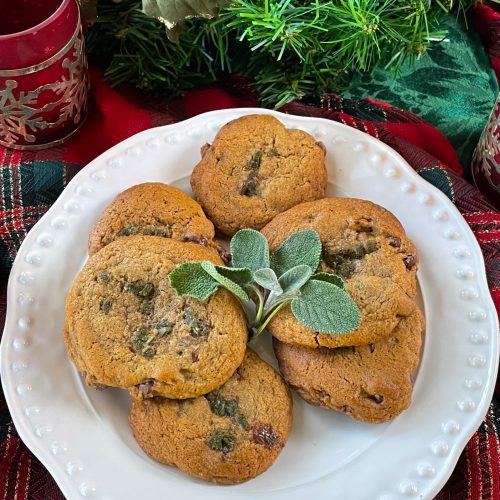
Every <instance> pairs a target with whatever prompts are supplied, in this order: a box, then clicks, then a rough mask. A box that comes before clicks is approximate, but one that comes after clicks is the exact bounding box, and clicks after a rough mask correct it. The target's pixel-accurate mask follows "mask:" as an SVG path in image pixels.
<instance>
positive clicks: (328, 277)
mask: <svg viewBox="0 0 500 500" xmlns="http://www.w3.org/2000/svg"><path fill="white" fill-rule="evenodd" d="M311 279H312V280H317V281H326V282H327V283H331V284H332V285H335V286H338V287H339V288H342V290H345V283H344V280H343V279H342V278H341V277H340V276H339V275H338V274H333V273H316V274H313V275H312V276H311Z"/></svg>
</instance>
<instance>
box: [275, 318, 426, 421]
mask: <svg viewBox="0 0 500 500" xmlns="http://www.w3.org/2000/svg"><path fill="white" fill-rule="evenodd" d="M423 329H424V319H423V316H422V313H421V312H420V311H419V310H418V309H416V310H415V311H414V312H413V314H411V315H410V316H408V317H406V318H403V319H402V320H401V321H400V323H399V324H398V326H397V327H396V328H395V329H394V331H393V332H392V333H391V335H390V336H389V337H387V338H385V339H383V340H380V341H379V342H377V343H375V344H370V345H366V346H358V347H339V348H337V349H328V348H324V347H323V348H320V349H310V348H308V347H301V346H297V345H292V344H285V343H283V342H280V341H278V340H276V339H273V346H274V352H275V354H276V357H277V358H278V363H279V366H280V371H281V373H282V375H283V377H284V378H285V380H286V381H287V382H288V384H289V385H290V386H291V387H292V388H294V389H295V390H296V391H297V393H298V394H299V395H300V396H301V397H302V398H303V399H305V400H306V401H307V402H308V403H310V404H312V405H315V406H321V407H325V408H331V409H333V410H337V411H340V412H343V413H346V414H347V415H350V416H351V417H353V418H355V419H357V420H361V421H363V422H370V423H381V422H386V421H388V420H391V419H393V418H394V417H396V416H397V415H399V414H400V413H401V412H402V411H403V410H405V409H406V408H408V407H409V406H410V403H411V397H412V390H413V386H412V380H411V375H412V373H413V372H414V371H415V370H416V368H417V366H418V363H419V358H420V349H421V346H422V332H423Z"/></svg>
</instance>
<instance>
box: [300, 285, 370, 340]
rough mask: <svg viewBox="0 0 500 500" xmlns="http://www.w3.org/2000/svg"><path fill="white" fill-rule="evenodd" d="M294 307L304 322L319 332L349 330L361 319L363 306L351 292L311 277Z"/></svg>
mask: <svg viewBox="0 0 500 500" xmlns="http://www.w3.org/2000/svg"><path fill="white" fill-rule="evenodd" d="M291 307H292V313H293V314H294V316H295V317H296V318H297V319H298V320H299V321H300V322H301V323H302V324H303V325H305V326H307V327H308V328H311V329H312V330H314V331H316V332H318V333H348V332H352V331H353V330H355V329H356V328H358V326H359V325H360V323H361V314H360V312H359V309H358V307H357V306H356V304H355V303H354V302H353V300H352V299H351V297H350V296H349V294H348V293H347V292H345V291H344V290H342V289H340V288H339V287H338V286H336V285H333V284H331V283H328V282H326V281H319V280H310V281H308V282H307V283H306V284H305V285H304V286H303V287H302V289H301V295H300V297H297V298H295V299H293V300H292V306H291Z"/></svg>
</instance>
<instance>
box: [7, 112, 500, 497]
mask: <svg viewBox="0 0 500 500" xmlns="http://www.w3.org/2000/svg"><path fill="white" fill-rule="evenodd" d="M250 112H256V113H267V114H273V115H275V116H277V117H278V118H279V119H280V120H282V121H283V122H284V123H285V124H286V125H287V126H289V127H297V128H301V129H303V130H306V131H307V132H309V133H311V134H312V135H314V136H315V137H317V139H318V140H321V141H322V142H323V143H324V144H325V145H326V148H327V151H328V154H327V166H328V172H329V181H330V185H329V194H330V195H341V196H345V195H349V196H353V197H358V198H366V199H369V200H372V201H375V202H377V203H379V204H381V205H383V206H384V207H386V208H388V209H389V210H391V211H392V212H393V213H394V214H396V216H397V217H398V218H399V219H400V220H401V222H402V223H403V225H404V226H405V228H406V230H407V232H408V234H409V236H410V237H411V238H412V239H413V241H414V242H415V243H416V245H417V248H418V250H419V254H420V261H421V265H420V270H419V272H418V279H419V285H420V289H421V297H422V298H423V305H424V308H425V315H426V318H427V329H426V336H425V346H424V350H423V355H422V361H421V365H420V368H419V371H418V374H417V377H416V382H415V390H414V394H413V403H412V405H411V407H410V408H409V409H408V410H407V411H405V412H404V413H403V414H402V415H401V416H399V417H398V418H396V419H395V420H394V421H393V422H390V423H388V424H383V425H368V424H362V423H359V422H356V421H354V420H351V419H350V418H349V417H347V416H345V415H341V414H338V413H335V412H332V411H325V410H321V409H318V408H313V407H311V406H309V405H307V404H305V403H304V402H302V401H301V400H298V399H297V398H296V399H295V401H294V424H293V431H292V433H291V436H290V439H289V441H288V444H287V446H286V447H285V449H284V450H283V452H282V453H281V455H280V456H279V458H278V460H277V461H276V463H275V464H274V465H273V466H272V467H271V469H270V470H268V471H267V472H266V473H264V474H263V475H261V476H259V477H258V478H256V479H255V480H252V481H249V482H247V483H245V484H242V485H238V486H226V487H222V486H215V485H212V484H207V483H204V482H201V481H197V480H194V479H191V478H189V477H187V476H185V475H184V474H182V473H181V472H179V471H178V470H176V469H173V468H170V467H166V466H162V465H160V464H157V463H155V462H153V461H152V460H150V459H149V458H147V457H146V456H145V455H144V453H143V452H142V451H141V450H140V448H139V447H138V445H137V444H136V443H135V441H134V439H133V438H132V435H131V432H130V430H129V428H128V425H127V413H128V407H129V399H128V395H127V393H126V392H125V391H120V390H115V389H108V390H106V391H102V392H98V391H92V390H88V389H87V388H86V387H84V385H83V384H82V382H81V380H80V377H79V376H78V374H77V373H76V371H75V370H74V368H73V367H72V365H71V363H70V362H69V360H68V358H67V355H66V352H65V349H64V345H63V338H62V324H63V304H64V299H65V295H66V293H67V291H68V289H69V286H70V284H71V282H72V280H73V278H74V277H75V275H76V274H77V272H78V270H79V269H80V267H81V266H82V265H83V263H84V261H85V260H86V258H87V254H86V242H87V235H88V233H89V230H90V228H91V226H92V224H93V222H94V221H95V219H96V218H97V216H98V215H99V213H100V212H101V211H102V209H103V208H104V207H105V206H106V205H107V204H108V203H109V202H110V201H111V200H112V199H113V197H114V196H116V195H117V194H118V193H119V192H120V191H123V190H124V189H126V188H128V187H129V186H131V185H134V184H137V183H140V182H146V181H163V182H167V183H173V184H175V185H177V186H180V187H182V188H185V189H186V190H188V185H189V183H188V178H189V175H190V172H191V169H192V167H193V165H195V163H196V162H197V161H198V159H199V148H200V146H201V145H202V144H204V143H205V142H210V141H211V140H212V139H213V137H214V135H215V133H216V131H217V130H218V129H219V128H220V127H221V126H222V125H223V124H225V123H226V122H227V121H229V120H231V119H233V118H236V117H238V116H241V115H243V114H247V113H250ZM497 331H498V324H497V316H496V313H495V310H494V306H493V302H492V300H491V298H490V295H489V292H488V287H487V285H486V277H485V271H484V264H483V259H482V256H481V252H480V249H479V246H478V244H477V243H476V240H475V238H474V236H473V234H472V232H471V231H470V229H469V227H468V226H467V224H466V223H465V221H464V220H463V218H462V217H461V216H460V214H459V213H458V211H457V210H456V209H455V207H454V206H453V205H452V204H451V203H450V201H449V200H448V199H447V198H446V196H445V195H443V194H442V193H441V192H440V191H438V190H437V189H435V188H434V187H433V186H431V185H430V184H428V183H427V182H426V181H424V180H423V179H421V178H420V177H419V176H418V175H417V174H416V173H415V172H414V171H413V170H412V169H411V167H410V166H409V165H408V164H407V163H406V162H405V161H404V160H403V159H402V158H401V157H400V156H399V155H398V154H397V153H395V152H394V151H393V150H392V149H390V148H389V147H387V146H385V145H384V144H383V143H381V142H379V141H378V140H376V139H373V138H372V137H370V136H368V135H366V134H364V133H362V132H359V131H357V130H354V129H352V128H349V127H347V126H345V125H342V124H339V123H335V122H332V121H328V120H322V119H316V118H303V117H296V116H290V115H284V114H280V113H274V112H271V111H265V110H261V109H239V110H238V109H233V110H224V111H216V112H212V113H207V114H205V115H201V116H197V117H195V118H192V119H190V120H187V121H184V122H181V123H177V124H175V125H168V126H165V127H160V128H155V129H151V130H148V131H145V132H142V133H140V134H138V135H136V136H134V137H131V138H130V139H127V140H126V141H124V142H122V143H121V144H118V145H117V146H115V147H113V148H112V149H110V150H109V151H107V152H106V153H104V154H103V155H101V156H100V157H99V158H97V159H96V160H94V161H93V162H91V163H90V164H89V165H88V166H87V167H86V168H85V169H83V170H82V171H81V172H80V173H79V174H78V175H77V176H76V177H75V178H74V179H73V180H72V181H71V182H70V183H69V185H68V187H67V188H66V189H65V191H64V192H63V193H62V194H61V196H60V197H59V199H58V200H57V201H56V203H55V204H54V205H53V206H52V208H51V209H50V210H49V211H48V213H47V214H46V215H45V216H44V217H43V218H42V219H41V220H40V222H39V223H38V224H37V225H36V226H35V227H34V228H33V229H32V230H31V231H30V233H29V234H28V236H27V237H26V239H25V241H24V243H23V245H22V246H21V249H20V251H19V254H18V256H17V258H16V261H15V263H14V266H13V268H12V272H11V275H10V281H9V290H8V309H7V320H6V325H5V331H4V334H3V339H2V344H1V353H0V354H1V357H0V360H1V374H2V384H3V388H4V391H5V396H6V398H7V402H8V405H9V408H10V410H11V412H12V417H13V419H14V423H15V425H16V428H17V430H18V432H19V434H20V436H21V437H22V439H23V440H24V442H25V443H26V444H27V446H28V447H29V448H30V449H31V450H32V451H33V453H35V455H36V456H37V457H38V458H39V459H40V460H41V461H42V462H43V463H44V465H45V466H46V467H47V468H48V470H49V471H50V472H51V474H52V475H53V476H54V478H55V479H56V481H57V483H58V484H59V486H60V488H61V489H62V491H63V493H64V494H65V495H66V496H67V497H68V498H69V499H77V498H80V497H82V496H83V497H89V498H95V499H100V500H110V499H114V500H125V499H131V500H136V499H141V500H149V499H151V500H153V499H157V498H200V499H204V500H208V499H226V498H227V499H232V500H233V499H247V498H255V497H257V496H258V497H259V498H266V499H267V498H269V499H287V500H295V499H297V500H303V499H304V498H307V497H306V495H307V496H310V497H311V498H322V499H323V498H328V499H342V500H344V499H355V500H358V499H370V500H372V499H382V498H383V499H386V500H387V499H397V498H408V497H413V496H414V497H418V498H432V497H433V496H434V495H435V494H436V493H437V492H438V491H439V490H440V488H441V487H442V486H443V485H444V483H445V481H446V479H447V478H448V477H449V475H450V474H451V472H452V470H453V468H454V466H455V463H456V461H457V460H458V457H459V455H460V452H461V451H462V449H463V448H464V446H465V444H466V443H467V441H468V439H469V438H470V436H471V435H472V434H473V432H474V431H475V430H476V429H477V427H478V426H479V425H480V423H481V421H482V419H483V416H484V415H485V413H486V411H487V408H488V404H489V402H490V400H491V397H492V394H493V387H494V381H495V377H496V373H497V364H498V357H499V352H498V345H497ZM257 351H258V352H259V353H260V354H261V355H262V356H263V357H265V358H266V359H268V360H272V355H271V354H270V349H269V341H268V340H266V339H264V340H263V341H260V343H259V344H258V345H257Z"/></svg>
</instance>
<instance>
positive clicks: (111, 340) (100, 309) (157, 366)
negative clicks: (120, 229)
mask: <svg viewBox="0 0 500 500" xmlns="http://www.w3.org/2000/svg"><path fill="white" fill-rule="evenodd" d="M202 260H209V261H211V262H213V263H215V264H222V261H221V260H220V259H219V258H218V257H217V256H216V255H215V253H213V252H212V251H210V250H208V249H206V248H204V247H202V246H200V245H196V244H193V243H181V242H179V241H176V240H172V239H169V238H157V237H154V236H131V237H129V238H118V239H117V240H116V241H114V242H113V243H110V244H109V245H107V246H105V247H104V248H103V249H102V250H101V251H99V252H98V253H96V254H94V255H93V256H91V257H90V259H89V260H88V262H87V263H86V265H85V266H84V268H83V269H82V271H81V272H80V274H79V275H78V276H77V277H76V279H75V281H74V282H73V284H72V286H71V289H70V291H69V294H68V296H67V300H66V318H65V342H66V346H67V349H68V353H69V355H70V357H71V358H72V360H73V361H74V363H75V365H76V367H77V368H78V370H79V371H80V372H81V373H83V374H84V375H85V378H86V382H87V384H88V385H90V386H100V385H106V386H113V387H123V388H128V389H129V390H130V392H131V394H132V396H133V397H136V398H147V397H153V396H156V395H161V396H164V397H169V398H191V397H195V396H199V395H201V394H205V393H207V392H210V391H212V390H214V389H216V388H217V387H220V386H221V385H222V384H223V383H224V382H225V381H226V380H227V379H228V378H229V377H230V376H231V375H232V374H233V373H234V371H235V370H236V368H237V367H238V366H239V365H240V364H241V361H242V359H243V356H244V353H245V349H246V342H247V326H246V320H245V315H244V312H243V310H242V308H241V306H240V304H239V303H238V302H237V300H236V299H235V298H234V297H233V296H232V295H231V294H230V293H229V292H227V291H226V290H224V289H221V290H219V291H217V292H216V293H215V294H214V295H212V296H211V297H210V298H209V299H207V300H206V301H199V300H195V299H192V298H189V297H180V296H178V295H177V293H176V292H175V290H174V289H173V288H172V287H171V286H170V283H169V279H168V275H169V273H170V271H172V270H173V269H174V268H175V266H176V265H177V264H180V263H183V262H187V261H202Z"/></svg>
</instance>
